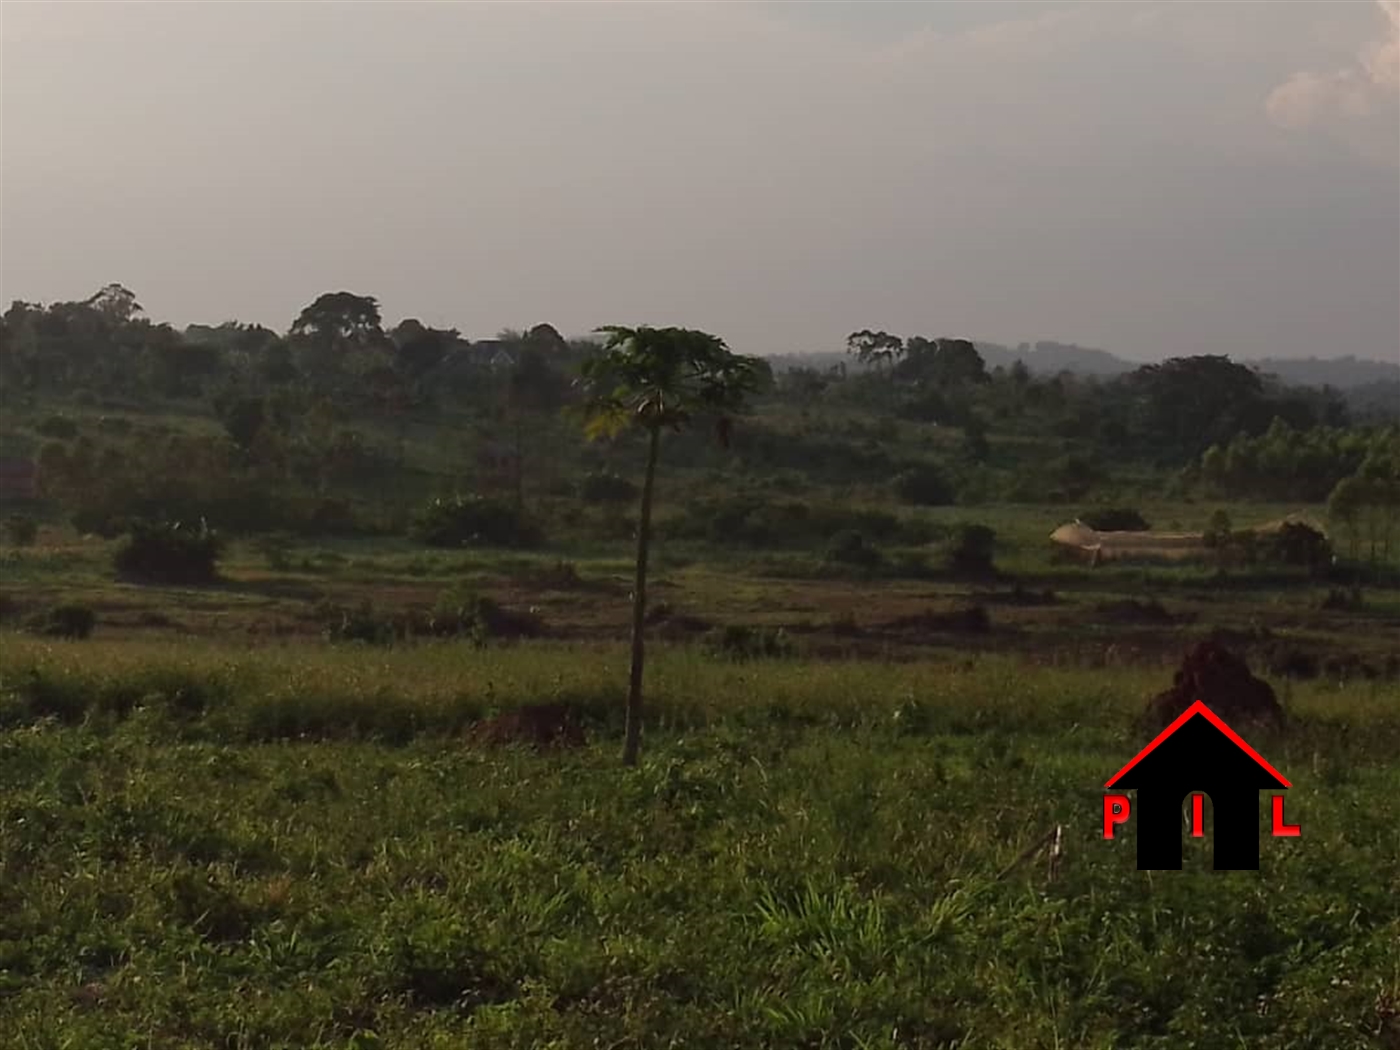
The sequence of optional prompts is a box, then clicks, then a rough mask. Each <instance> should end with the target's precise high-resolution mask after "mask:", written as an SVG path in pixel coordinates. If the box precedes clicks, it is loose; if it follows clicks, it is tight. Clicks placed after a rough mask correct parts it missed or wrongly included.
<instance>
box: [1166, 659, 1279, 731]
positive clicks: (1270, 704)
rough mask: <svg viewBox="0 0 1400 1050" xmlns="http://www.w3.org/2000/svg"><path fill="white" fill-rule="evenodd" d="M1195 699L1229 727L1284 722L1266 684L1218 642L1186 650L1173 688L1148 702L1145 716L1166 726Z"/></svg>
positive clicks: (1277, 725)
mask: <svg viewBox="0 0 1400 1050" xmlns="http://www.w3.org/2000/svg"><path fill="white" fill-rule="evenodd" d="M1197 700H1201V701H1203V702H1204V703H1205V705H1206V706H1207V707H1209V708H1210V709H1211V710H1212V711H1214V712H1215V713H1216V714H1218V715H1219V716H1220V717H1221V718H1223V719H1225V721H1226V722H1228V723H1229V724H1230V725H1231V726H1235V725H1236V723H1238V724H1240V725H1244V724H1254V725H1261V724H1262V725H1268V726H1273V727H1282V725H1283V722H1284V716H1283V708H1282V707H1280V706H1279V702H1278V698H1277V697H1275V696H1274V690H1273V688H1272V687H1271V686H1270V685H1269V683H1268V682H1266V681H1264V680H1263V679H1261V678H1255V677H1254V675H1252V674H1251V673H1250V671H1249V666H1248V665H1247V664H1246V663H1245V662H1244V660H1243V659H1241V658H1240V657H1238V656H1236V655H1235V654H1234V653H1232V652H1230V650H1229V649H1226V648H1225V647H1224V646H1223V645H1221V644H1219V643H1218V642H1213V641H1206V642H1198V643H1197V644H1196V645H1195V646H1193V647H1192V648H1191V649H1190V650H1188V651H1187V653H1186V656H1185V658H1184V659H1183V660H1182V661H1181V667H1180V668H1179V669H1178V670H1177V672H1176V677H1175V681H1174V684H1173V685H1172V687H1171V688H1170V689H1168V690H1167V691H1166V692H1163V693H1159V694H1158V695H1157V696H1155V697H1153V698H1152V701H1151V702H1150V703H1149V704H1148V705H1147V711H1146V713H1145V715H1146V719H1147V721H1148V722H1150V723H1151V724H1153V725H1155V726H1157V727H1158V728H1165V727H1166V726H1167V725H1169V724H1170V723H1171V722H1172V721H1173V720H1174V719H1175V718H1176V717H1177V716H1178V715H1180V714H1181V713H1182V712H1184V711H1185V710H1186V709H1187V708H1188V707H1190V706H1191V705H1192V704H1193V703H1195V702H1196V701H1197Z"/></svg>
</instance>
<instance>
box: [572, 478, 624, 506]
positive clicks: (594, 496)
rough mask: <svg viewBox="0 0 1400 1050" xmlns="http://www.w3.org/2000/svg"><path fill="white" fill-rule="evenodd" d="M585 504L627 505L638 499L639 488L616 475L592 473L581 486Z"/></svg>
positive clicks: (580, 494)
mask: <svg viewBox="0 0 1400 1050" xmlns="http://www.w3.org/2000/svg"><path fill="white" fill-rule="evenodd" d="M579 498H581V499H582V500H583V501H584V502H585V503H627V502H630V501H631V500H634V499H636V498H637V486H636V485H634V484H632V482H630V481H628V480H627V479H626V478H623V477H619V476H618V475H616V474H607V473H592V474H587V475H585V476H584V479H583V483H582V484H581V485H579Z"/></svg>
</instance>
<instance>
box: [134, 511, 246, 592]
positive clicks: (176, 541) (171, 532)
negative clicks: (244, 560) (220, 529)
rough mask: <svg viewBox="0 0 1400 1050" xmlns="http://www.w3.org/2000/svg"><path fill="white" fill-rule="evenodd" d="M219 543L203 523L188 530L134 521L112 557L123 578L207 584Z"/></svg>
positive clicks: (176, 525) (211, 577) (213, 576)
mask: <svg viewBox="0 0 1400 1050" xmlns="http://www.w3.org/2000/svg"><path fill="white" fill-rule="evenodd" d="M222 551H223V540H222V539H221V538H220V537H219V535H218V533H216V532H214V530H212V529H210V528H209V527H208V526H207V525H206V524H205V523H204V522H200V524H199V525H198V526H195V527H191V526H186V525H182V524H181V523H179V522H175V523H174V524H170V523H167V522H150V521H138V522H135V523H133V524H132V526H131V529H130V531H129V532H128V533H127V535H126V537H125V538H124V539H123V540H122V542H121V545H120V546H119V547H118V548H117V551H116V554H115V555H113V559H112V560H113V564H114V565H115V566H116V569H117V572H119V573H120V574H122V575H123V576H129V577H133V578H135V579H139V580H144V581H148V582H152V583H175V584H191V583H211V582H213V581H214V580H215V579H216V578H217V577H218V568H217V564H216V563H217V562H218V558H219V554H220V553H221V552H222Z"/></svg>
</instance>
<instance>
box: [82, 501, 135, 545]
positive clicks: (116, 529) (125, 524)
mask: <svg viewBox="0 0 1400 1050" xmlns="http://www.w3.org/2000/svg"><path fill="white" fill-rule="evenodd" d="M68 520H69V521H70V522H71V523H72V525H73V528H75V529H77V530H78V532H80V533H82V534H83V535H84V536H87V535H92V536H100V537H102V539H104V540H114V539H116V538H117V537H118V536H120V535H122V534H123V533H125V532H128V531H130V529H131V525H132V522H131V519H130V518H128V517H127V516H126V515H124V514H112V513H109V512H107V511H105V510H98V509H94V508H84V509H83V510H79V511H76V512H74V514H73V516H72V517H71V518H69V519H68Z"/></svg>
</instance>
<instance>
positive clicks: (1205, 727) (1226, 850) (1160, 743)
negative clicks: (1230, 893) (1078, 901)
mask: <svg viewBox="0 0 1400 1050" xmlns="http://www.w3.org/2000/svg"><path fill="white" fill-rule="evenodd" d="M1290 786H1291V785H1290V784H1289V782H1288V780H1287V779H1285V778H1284V776H1283V774H1282V773H1280V772H1279V771H1278V770H1277V769H1275V768H1274V767H1273V766H1271V765H1269V763H1268V762H1266V761H1265V760H1264V758H1263V756H1261V755H1260V754H1259V752H1257V751H1255V750H1254V748H1252V747H1250V746H1249V745H1248V744H1246V743H1245V742H1244V741H1243V740H1242V739H1241V738H1240V737H1239V735H1238V734H1236V733H1235V731H1234V730H1233V729H1231V728H1230V727H1229V726H1227V725H1226V724H1225V723H1224V722H1223V721H1221V719H1220V717H1219V716H1218V715H1217V714H1216V713H1215V712H1214V711H1212V710H1211V709H1210V708H1208V707H1206V705H1205V704H1203V703H1202V702H1201V701H1199V700H1197V701H1196V702H1195V703H1194V704H1192V705H1191V706H1190V707H1188V708H1187V709H1186V710H1185V711H1184V712H1183V713H1182V715H1181V717H1180V718H1178V719H1177V720H1176V721H1175V722H1173V723H1172V724H1171V725H1169V726H1167V728H1166V729H1164V730H1162V732H1161V733H1160V734H1158V736H1157V738H1156V739H1155V740H1153V741H1152V743H1150V744H1148V745H1147V746H1146V747H1145V748H1143V749H1142V750H1141V751H1139V752H1138V754H1137V755H1136V757H1134V758H1133V760H1132V761H1131V762H1129V763H1128V764H1127V765H1126V766H1124V767H1123V768H1122V769H1120V770H1119V771H1118V772H1117V773H1116V774H1114V776H1113V779H1112V780H1110V781H1109V782H1108V783H1107V784H1106V785H1105V787H1117V788H1136V789H1137V806H1136V807H1135V808H1136V810H1137V857H1138V868H1139V869H1140V870H1147V869H1149V868H1151V869H1168V870H1180V868H1181V833H1182V808H1181V804H1182V801H1183V800H1184V799H1185V798H1186V796H1187V795H1188V794H1190V793H1191V792H1195V791H1200V792H1204V793H1205V794H1206V795H1208V796H1209V797H1210V800H1211V805H1212V806H1213V808H1214V815H1215V835H1214V842H1213V847H1212V855H1213V857H1214V868H1215V870H1216V871H1230V870H1247V871H1257V870H1258V868H1259V792H1260V791H1261V790H1262V789H1264V788H1286V787H1290Z"/></svg>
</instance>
